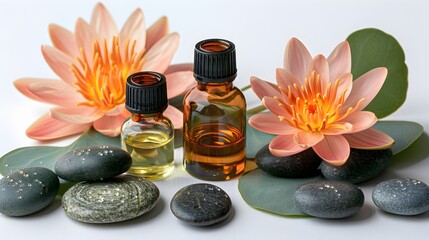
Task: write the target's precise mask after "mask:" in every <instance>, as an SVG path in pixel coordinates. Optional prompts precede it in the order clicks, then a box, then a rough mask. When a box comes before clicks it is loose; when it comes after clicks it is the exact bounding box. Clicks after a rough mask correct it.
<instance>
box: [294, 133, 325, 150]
mask: <svg viewBox="0 0 429 240" xmlns="http://www.w3.org/2000/svg"><path fill="white" fill-rule="evenodd" d="M323 138H324V136H323V134H321V133H318V132H306V131H301V132H297V133H295V134H294V136H293V139H294V141H295V142H296V143H297V144H299V145H300V146H301V147H302V148H309V147H312V146H314V145H316V144H317V143H319V142H320V141H322V140H323Z"/></svg>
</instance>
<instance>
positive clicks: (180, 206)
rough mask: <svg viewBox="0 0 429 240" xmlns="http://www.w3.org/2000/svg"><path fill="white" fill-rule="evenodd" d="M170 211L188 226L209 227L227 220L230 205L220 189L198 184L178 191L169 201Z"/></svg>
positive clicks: (224, 193) (226, 196) (226, 195)
mask: <svg viewBox="0 0 429 240" xmlns="http://www.w3.org/2000/svg"><path fill="white" fill-rule="evenodd" d="M170 209H171V211H172V212H173V214H174V216H176V217H177V218H178V219H180V220H182V221H184V222H186V223H188V224H191V225H195V226H209V225H212V224H215V223H218V222H221V221H223V220H225V219H226V218H228V216H229V215H230V214H231V210H232V204H231V199H230V198H229V196H228V194H227V193H226V192H225V191H223V190H222V189H221V188H219V187H217V186H215V185H212V184H206V183H199V184H192V185H189V186H186V187H184V188H182V189H180V190H179V191H178V192H177V193H176V194H175V195H174V196H173V198H172V199H171V203H170Z"/></svg>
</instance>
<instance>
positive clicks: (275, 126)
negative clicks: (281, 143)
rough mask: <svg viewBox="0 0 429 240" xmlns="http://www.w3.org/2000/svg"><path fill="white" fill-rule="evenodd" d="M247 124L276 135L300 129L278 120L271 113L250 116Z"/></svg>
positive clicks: (292, 132)
mask: <svg viewBox="0 0 429 240" xmlns="http://www.w3.org/2000/svg"><path fill="white" fill-rule="evenodd" d="M249 125H250V126H252V127H253V128H255V129H257V130H259V131H261V132H266V133H269V134H276V135H289V134H294V133H296V132H298V131H301V130H299V129H297V128H295V127H292V126H291V125H289V123H287V122H285V121H280V120H279V118H278V117H277V116H276V115H274V114H272V113H259V114H256V115H253V116H251V117H250V118H249Z"/></svg>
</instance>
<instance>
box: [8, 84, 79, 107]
mask: <svg viewBox="0 0 429 240" xmlns="http://www.w3.org/2000/svg"><path fill="white" fill-rule="evenodd" d="M14 85H15V87H16V88H17V89H18V91H20V92H21V93H22V94H24V95H25V96H27V97H29V98H31V99H34V100H36V101H40V102H45V103H50V104H54V105H59V106H64V107H73V106H76V104H77V103H79V102H83V101H85V99H84V98H83V97H82V95H81V94H79V93H78V92H77V91H76V89H74V88H71V87H70V86H69V85H67V84H66V83H64V82H63V81H59V80H50V79H37V78H21V79H18V80H16V81H15V82H14Z"/></svg>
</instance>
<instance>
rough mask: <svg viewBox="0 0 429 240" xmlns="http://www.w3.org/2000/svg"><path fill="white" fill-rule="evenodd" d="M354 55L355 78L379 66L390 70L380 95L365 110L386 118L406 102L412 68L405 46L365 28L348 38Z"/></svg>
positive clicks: (376, 30)
mask: <svg viewBox="0 0 429 240" xmlns="http://www.w3.org/2000/svg"><path fill="white" fill-rule="evenodd" d="M347 41H348V42H349V43H350V49H351V54H352V74H353V79H357V78H358V77H360V76H361V75H362V74H364V73H366V72H368V71H369V70H371V69H374V68H377V67H386V68H387V70H388V74H387V78H386V81H385V82H384V85H383V87H382V88H381V90H380V92H379V93H378V94H377V96H376V97H375V98H374V100H372V102H371V103H370V104H369V105H368V106H367V107H366V108H365V110H367V111H371V112H373V113H375V115H377V117H378V118H384V117H386V116H388V115H390V114H391V113H393V112H394V111H396V110H397V109H398V108H399V107H400V106H401V105H402V104H403V103H404V101H405V98H406V96H407V88H408V80H407V78H408V68H407V65H406V64H405V54H404V50H402V47H401V45H399V43H398V41H396V39H395V38H394V37H392V36H391V35H389V34H387V33H385V32H383V31H380V30H378V29H374V28H368V29H362V30H359V31H356V32H354V33H352V34H351V35H350V36H348V37H347Z"/></svg>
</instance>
